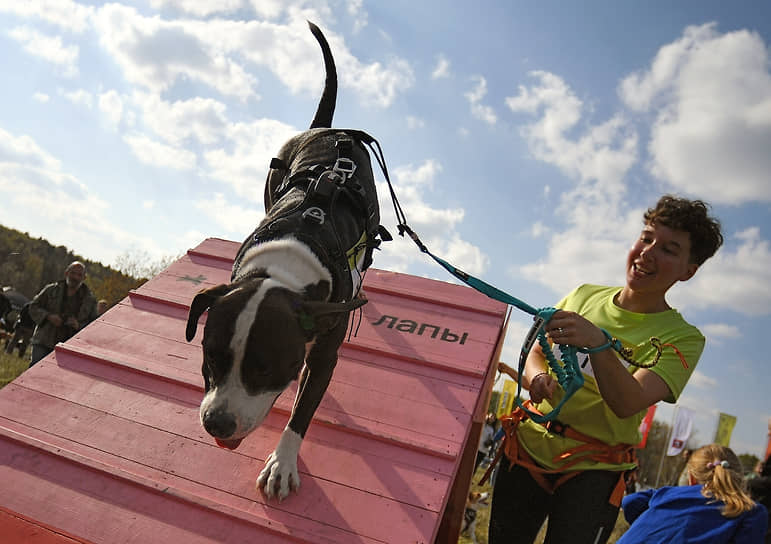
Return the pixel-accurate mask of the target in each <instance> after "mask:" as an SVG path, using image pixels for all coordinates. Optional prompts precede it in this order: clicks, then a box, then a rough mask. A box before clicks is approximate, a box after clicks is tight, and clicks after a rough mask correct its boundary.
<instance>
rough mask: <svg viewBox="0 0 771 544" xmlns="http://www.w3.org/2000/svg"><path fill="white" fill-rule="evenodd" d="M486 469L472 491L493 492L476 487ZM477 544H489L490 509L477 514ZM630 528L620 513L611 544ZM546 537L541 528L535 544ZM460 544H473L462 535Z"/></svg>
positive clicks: (541, 541) (478, 476)
mask: <svg viewBox="0 0 771 544" xmlns="http://www.w3.org/2000/svg"><path fill="white" fill-rule="evenodd" d="M484 472H485V469H483V468H481V467H480V468H479V469H478V470H477V473H476V474H475V475H474V480H473V481H474V484H472V489H473V490H474V491H489V492H492V489H491V488H490V483H489V482H488V483H486V484H485V485H483V486H482V487H479V486H477V485H476V482H478V481H479V480H481V479H482V476H483V475H484ZM477 520H478V521H477V531H476V532H477V544H487V525H488V523H489V522H490V507H487V508H482V509H480V510H479V512H478V514H477ZM628 528H629V524H628V523H627V522H626V520H625V519H624V515H623V513H621V512H619V515H618V521H617V522H616V527H615V528H614V529H613V533H612V534H611V535H610V538H609V539H608V543H609V544H613V543H614V542H616V541H617V540H618V539H619V538H621V535H623V534H624V532H625V531H626V530H627V529H628ZM545 537H546V527H545V526H544V527H542V528H541V532H540V533H538V536H537V537H536V539H535V544H542V543H543V539H544V538H545ZM458 544H472V540H471V539H470V538H468V537H467V536H466V535H461V536H460V538H459V539H458Z"/></svg>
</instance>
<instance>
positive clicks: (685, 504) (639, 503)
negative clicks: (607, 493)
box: [618, 444, 768, 544]
mask: <svg viewBox="0 0 771 544" xmlns="http://www.w3.org/2000/svg"><path fill="white" fill-rule="evenodd" d="M742 474H743V471H742V465H741V463H740V462H739V459H738V457H736V454H735V453H734V452H733V451H732V450H731V449H730V448H726V447H724V446H721V445H719V444H709V445H708V446H704V447H702V448H699V449H698V450H696V451H695V452H694V453H693V454H692V455H691V458H690V459H689V460H688V483H689V485H687V486H677V487H669V486H667V487H662V488H660V489H649V490H647V491H641V492H639V493H633V494H632V495H628V496H627V497H625V498H624V501H623V503H622V508H623V509H624V517H625V518H626V520H627V521H628V522H629V523H631V527H630V528H629V530H628V531H627V532H626V533H624V535H623V536H622V537H621V538H620V539H619V540H618V544H632V543H634V544H638V543H642V542H645V543H650V544H654V543H659V542H660V543H662V544H664V543H670V542H679V543H705V544H706V543H710V544H720V543H722V542H733V543H736V544H743V543H746V544H760V543H762V542H763V537H764V535H765V534H766V528H767V525H768V512H767V510H766V508H765V507H764V506H763V505H761V504H757V503H756V502H755V501H753V500H752V499H751V498H750V496H749V494H748V493H747V490H746V488H745V482H744V479H743V477H742Z"/></svg>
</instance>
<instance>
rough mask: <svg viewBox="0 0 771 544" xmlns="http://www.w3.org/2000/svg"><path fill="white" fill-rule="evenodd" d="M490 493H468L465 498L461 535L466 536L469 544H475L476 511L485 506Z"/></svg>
mask: <svg viewBox="0 0 771 544" xmlns="http://www.w3.org/2000/svg"><path fill="white" fill-rule="evenodd" d="M489 498H490V493H487V492H485V493H481V492H479V491H469V494H468V497H467V498H466V509H465V511H464V512H463V523H462V525H461V530H460V532H461V534H467V535H468V537H469V538H470V539H471V542H473V543H474V544H477V535H476V529H477V511H478V510H479V509H480V508H482V507H484V506H487V499H489Z"/></svg>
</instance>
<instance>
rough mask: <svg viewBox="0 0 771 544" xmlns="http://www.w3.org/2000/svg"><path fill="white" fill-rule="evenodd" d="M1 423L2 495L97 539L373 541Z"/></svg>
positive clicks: (15, 506) (109, 542)
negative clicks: (204, 495)
mask: <svg viewBox="0 0 771 544" xmlns="http://www.w3.org/2000/svg"><path fill="white" fill-rule="evenodd" d="M0 430H2V431H3V435H5V436H3V438H5V440H3V441H2V448H0V477H1V478H2V480H3V482H4V485H5V484H7V485H8V486H9V488H10V489H14V493H9V494H7V496H3V498H2V500H3V503H4V507H5V508H8V509H11V510H15V511H19V512H24V513H25V515H27V516H29V517H32V518H34V519H36V520H41V521H42V522H43V523H45V524H46V525H48V526H51V527H55V528H57V529H60V530H62V531H64V532H66V533H68V534H77V535H79V538H83V539H85V540H88V541H91V542H94V543H99V544H102V543H104V544H113V543H118V542H121V543H134V542H136V543H148V542H151V543H152V542H185V543H191V544H197V543H210V542H222V541H233V542H251V541H255V540H257V541H259V542H266V543H270V544H273V543H276V544H277V543H280V542H287V541H294V542H306V543H309V544H310V543H315V542H325V543H329V544H331V543H334V542H338V541H342V542H350V543H353V542H373V541H372V540H371V539H365V538H359V537H358V535H355V534H351V533H345V532H340V531H337V530H334V528H330V527H328V526H327V525H318V524H314V525H315V526H314V527H312V532H308V531H307V530H306V529H305V528H303V525H302V524H303V523H304V524H305V527H309V526H310V525H311V524H310V522H309V521H308V520H306V519H304V518H299V519H293V520H290V521H291V525H284V524H282V523H281V522H280V521H279V520H263V522H262V523H260V521H261V520H260V518H259V517H257V516H256V515H249V512H248V511H246V514H245V513H244V512H243V511H239V510H236V509H233V508H228V507H225V506H223V505H222V503H219V502H216V501H215V502H212V501H206V500H203V499H200V498H198V497H196V496H195V495H193V494H190V493H186V492H184V491H181V490H179V489H172V488H171V487H170V486H168V485H166V484H167V482H163V481H161V483H158V482H153V481H152V480H147V479H146V478H144V477H143V475H139V474H137V471H141V468H142V467H139V466H137V467H134V468H135V469H136V470H135V471H133V472H129V471H121V470H119V469H117V468H116V467H114V466H109V465H108V466H105V465H103V464H101V463H100V462H99V460H97V459H94V458H93V457H84V456H82V455H80V454H79V453H78V452H77V451H73V450H77V449H82V446H80V445H78V444H67V445H68V446H72V447H73V450H68V449H64V448H63V447H61V446H54V445H53V444H48V443H47V442H45V441H44V440H35V438H33V437H28V436H25V435H23V434H18V433H17V434H14V433H12V432H11V431H9V430H8V429H7V428H4V427H0ZM8 435H13V437H12V438H7V437H8ZM44 438H47V437H44ZM53 441H54V442H56V438H55V437H54V439H53ZM92 453H96V454H98V452H92ZM102 457H103V458H104V455H102ZM172 479H173V478H172ZM244 506H245V507H247V508H248V507H249V505H248V504H244Z"/></svg>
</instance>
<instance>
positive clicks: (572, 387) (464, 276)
mask: <svg viewBox="0 0 771 544" xmlns="http://www.w3.org/2000/svg"><path fill="white" fill-rule="evenodd" d="M356 133H357V134H358V135H359V137H360V138H361V140H362V141H363V142H364V143H365V144H366V145H367V146H368V147H369V148H370V150H371V151H372V154H373V155H374V157H375V160H376V161H377V163H378V165H379V166H380V169H381V170H382V172H383V175H384V177H385V180H386V182H387V183H388V190H389V191H390V193H391V201H392V202H393V205H394V212H395V214H396V220H397V228H398V229H399V235H400V236H404V235H405V233H406V234H407V235H409V237H410V238H412V240H413V241H414V242H415V244H416V245H417V246H418V248H419V249H420V251H421V252H423V253H425V254H427V255H429V256H430V257H431V258H432V259H434V261H436V262H437V263H439V264H440V265H441V266H442V267H443V268H444V269H445V270H447V271H448V272H449V273H450V274H452V275H453V276H455V277H456V278H458V279H459V280H461V281H462V282H463V283H465V284H466V285H468V286H469V287H472V288H474V289H475V290H477V291H479V292H480V293H482V294H484V295H487V296H488V297H490V298H492V299H494V300H497V301H500V302H503V303H505V304H509V305H511V306H514V307H515V308H518V309H519V310H522V311H523V312H526V313H528V314H530V315H532V316H533V321H534V323H533V326H532V327H531V329H530V332H529V333H528V335H527V337H526V338H525V341H524V343H523V345H522V349H521V350H520V357H519V377H518V379H517V396H516V399H515V400H516V403H517V406H519V407H520V408H522V409H523V410H524V411H525V412H527V414H528V416H530V417H531V418H533V420H534V421H536V422H538V423H545V422H547V421H551V420H553V419H555V418H556V417H557V416H558V415H559V412H560V410H561V409H562V406H563V405H564V404H565V403H566V402H567V401H568V399H570V397H572V396H573V395H574V394H575V392H576V391H578V390H579V389H581V387H582V386H583V384H584V376H583V373H582V372H581V368H580V367H579V366H578V352H581V353H595V352H597V351H602V350H605V349H608V348H613V349H615V350H616V351H618V352H619V353H623V352H622V349H624V348H623V347H622V346H621V342H619V341H618V340H617V339H615V338H612V337H611V336H610V334H609V333H608V332H607V331H605V330H604V329H603V330H602V332H603V333H604V334H605V336H606V337H607V339H608V341H607V342H606V343H605V344H603V345H602V346H599V347H596V348H578V347H576V346H570V345H566V344H559V349H560V352H561V353H562V361H563V364H562V365H560V363H559V361H557V358H556V357H555V356H554V352H553V351H552V349H551V346H550V345H549V341H548V340H547V338H546V331H545V330H544V326H545V325H546V324H547V323H548V322H549V320H550V319H551V318H552V316H553V315H554V313H555V312H556V311H557V308H552V307H546V308H540V309H537V308H534V307H533V306H530V305H529V304H527V303H526V302H524V301H522V300H520V299H518V298H517V297H514V296H512V295H509V294H508V293H505V292H503V291H501V290H500V289H498V288H497V287H494V286H492V285H490V284H489V283H486V282H484V281H482V280H480V279H479V278H475V277H474V276H472V275H471V274H468V273H466V272H464V271H463V270H461V269H459V268H457V267H456V266H453V265H451V264H450V263H448V262H447V261H445V260H444V259H442V258H440V257H438V256H436V255H434V254H433V253H431V251H429V250H428V248H427V247H426V245H425V244H424V243H423V242H422V241H421V240H420V238H419V237H418V235H417V234H416V233H415V232H414V231H413V230H412V229H411V228H410V227H409V226H408V225H407V218H406V216H405V215H404V211H403V210H402V208H401V205H400V204H399V200H398V199H397V198H396V193H395V192H394V189H393V186H392V185H391V179H390V178H389V176H388V168H387V167H386V164H385V158H384V157H383V150H382V149H381V147H380V143H379V142H378V141H377V140H375V139H374V138H372V136H370V135H369V134H367V133H365V132H361V131H356ZM536 340H537V341H538V344H539V345H540V346H541V350H542V351H543V353H544V355H545V357H546V362H547V364H548V365H549V368H550V369H551V371H552V372H553V373H554V375H555V376H556V377H557V382H558V383H559V384H560V387H562V389H563V390H564V391H565V394H564V396H563V397H562V400H560V402H559V403H558V404H557V406H555V407H554V408H553V409H552V411H551V412H549V413H547V414H543V415H541V414H537V413H535V412H533V411H531V410H528V409H527V408H526V407H525V406H524V405H523V403H522V399H521V393H522V378H523V376H524V370H525V361H526V360H527V356H528V354H529V353H530V350H531V349H532V347H533V344H534V343H535V341H536Z"/></svg>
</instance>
